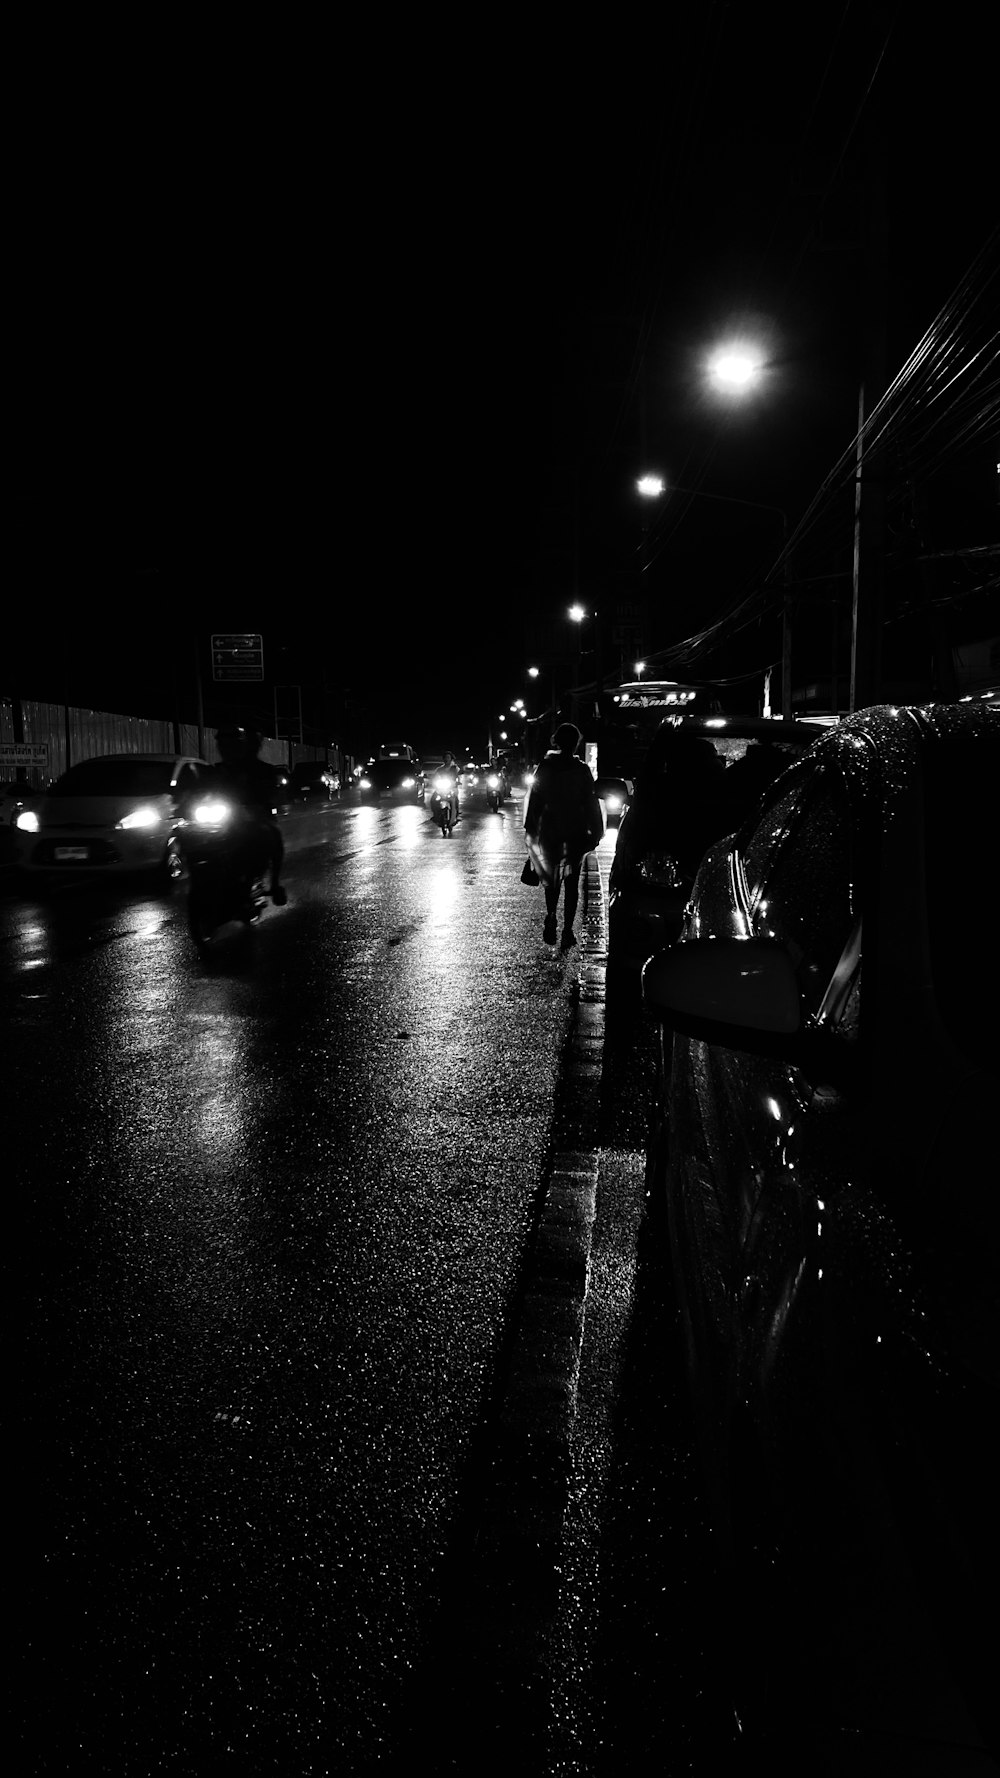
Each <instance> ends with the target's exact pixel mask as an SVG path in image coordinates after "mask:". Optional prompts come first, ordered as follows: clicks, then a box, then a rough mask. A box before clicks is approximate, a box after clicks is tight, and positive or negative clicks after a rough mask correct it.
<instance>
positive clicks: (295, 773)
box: [292, 759, 340, 803]
mask: <svg viewBox="0 0 1000 1778" xmlns="http://www.w3.org/2000/svg"><path fill="white" fill-rule="evenodd" d="M292 795H293V797H295V799H296V800H297V801H299V802H325V803H330V802H333V801H334V799H335V798H336V797H338V796H339V795H340V776H339V774H338V773H337V772H334V771H333V770H332V769H331V767H330V766H328V765H326V764H325V763H324V761H323V760H321V759H303V760H299V761H298V762H297V764H295V765H293V767H292Z"/></svg>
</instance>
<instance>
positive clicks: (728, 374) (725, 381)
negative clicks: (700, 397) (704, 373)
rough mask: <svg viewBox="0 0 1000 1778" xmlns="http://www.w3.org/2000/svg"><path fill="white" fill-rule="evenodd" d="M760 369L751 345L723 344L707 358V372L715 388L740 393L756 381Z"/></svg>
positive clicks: (758, 358) (758, 360)
mask: <svg viewBox="0 0 1000 1778" xmlns="http://www.w3.org/2000/svg"><path fill="white" fill-rule="evenodd" d="M760 369H761V361H760V357H759V354H758V353H757V352H755V351H754V349H753V347H752V346H723V347H721V348H720V350H719V351H718V352H716V354H715V356H714V357H713V358H711V359H710V360H709V366H708V374H709V376H710V377H711V378H712V381H713V383H714V384H715V385H716V387H717V388H719V389H725V390H727V391H729V392H730V393H732V394H734V395H742V394H743V392H744V390H746V389H749V388H750V386H751V385H752V384H753V383H754V382H756V380H757V376H758V374H759V372H760Z"/></svg>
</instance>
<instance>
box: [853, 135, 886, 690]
mask: <svg viewBox="0 0 1000 1778" xmlns="http://www.w3.org/2000/svg"><path fill="white" fill-rule="evenodd" d="M865 190H866V193H867V199H868V202H867V207H866V211H865V219H864V220H865V232H864V247H865V288H864V290H863V292H862V301H863V304H864V314H865V338H864V371H863V376H862V381H861V388H860V390H859V392H858V443H857V453H856V469H855V478H854V566H853V587H852V607H851V695H850V709H851V711H852V712H853V711H855V710H863V709H864V708H865V707H866V706H867V705H869V704H877V703H878V702H879V701H880V699H881V697H882V626H883V618H884V605H885V449H884V447H883V446H882V445H881V444H874V445H873V444H871V443H869V442H868V441H867V440H866V439H865V436H864V430H865V425H866V423H867V421H868V419H869V418H870V417H871V414H872V411H873V409H874V408H875V406H876V405H877V403H878V401H879V399H880V397H881V395H882V394H883V393H884V391H885V362H886V305H887V288H888V259H887V249H886V236H887V218H886V157H885V137H884V133H883V124H882V120H881V117H880V115H879V112H878V108H877V107H876V109H875V111H874V113H873V114H872V116H871V117H870V119H869V126H868V154H867V155H866V182H865Z"/></svg>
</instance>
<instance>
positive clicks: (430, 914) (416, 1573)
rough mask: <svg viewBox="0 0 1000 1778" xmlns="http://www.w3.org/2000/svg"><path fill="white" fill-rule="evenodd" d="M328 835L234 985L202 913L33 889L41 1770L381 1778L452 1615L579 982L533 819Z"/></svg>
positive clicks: (384, 816)
mask: <svg viewBox="0 0 1000 1778" xmlns="http://www.w3.org/2000/svg"><path fill="white" fill-rule="evenodd" d="M317 833H318V836H319V837H318V838H317V840H316V841H315V843H314V844H312V845H311V846H309V847H307V848H305V849H302V850H293V851H292V852H291V855H290V858H289V866H288V873H287V877H288V883H289V891H290V897H291V900H290V905H289V907H288V909H286V910H282V911H278V910H274V909H269V910H268V912H267V914H266V915H265V918H264V920H263V921H262V922H261V926H260V929H259V931H258V932H257V933H256V935H255V939H254V943H253V946H252V950H251V952H250V953H249V954H248V955H247V956H246V957H244V956H242V955H240V954H239V952H238V951H235V950H234V952H233V955H232V957H231V959H230V961H229V962H228V963H226V964H224V965H223V966H222V967H220V968H218V969H216V970H213V971H211V972H207V971H206V970H205V968H204V967H203V966H202V965H201V963H200V962H199V961H198V959H197V957H196V956H195V954H194V952H193V949H192V948H191V946H190V942H189V939H188V935H187V932H186V928H185V924H184V920H183V909H182V904H181V901H180V898H179V897H178V896H176V895H175V896H174V897H173V898H172V897H171V896H170V895H169V894H168V895H167V896H165V897H163V898H157V897H156V896H154V895H150V894H148V893H147V892H144V891H141V890H140V891H138V892H134V893H127V892H124V891H122V892H119V893H113V894H109V893H106V892H105V893H100V894H98V893H93V894H92V893H89V892H87V891H85V890H82V889H78V887H77V886H76V885H73V886H72V888H71V889H69V890H68V891H59V892H58V893H57V894H55V895H53V896H52V897H51V898H48V899H38V898H34V899H24V900H22V901H8V902H7V903H5V904H4V905H3V909H2V916H3V939H4V944H3V953H4V958H5V967H4V981H5V993H6V996H7V1004H8V1009H9V1016H8V1019H7V1021H6V1024H5V1031H6V1036H5V1040H4V1042H5V1051H6V1053H5V1080H6V1081H7V1083H8V1103H7V1118H6V1136H7V1147H8V1168H7V1174H8V1180H9V1185H10V1188H11V1194H10V1195H11V1199H12V1201H13V1202H14V1203H15V1205H16V1206H17V1211H18V1213H19V1216H20V1219H21V1228H20V1233H21V1252H22V1254H23V1261H22V1268H21V1279H20V1284H21V1292H20V1299H19V1304H18V1307H19V1312H20V1317H21V1321H22V1329H23V1335H24V1339H25V1350H24V1353H23V1364H24V1374H25V1378H26V1391H25V1400H24V1403H23V1412H24V1418H25V1429H24V1442H25V1448H26V1451H27V1454H28V1462H27V1468H26V1476H25V1479H26V1483H27V1491H26V1496H25V1521H24V1522H25V1525H26V1527H27V1530H26V1536H25V1539H24V1548H23V1554H24V1557H25V1561H26V1568H27V1575H26V1578H27V1587H26V1593H25V1607H24V1612H25V1621H24V1623H23V1634H24V1638H25V1646H26V1658H27V1674H28V1683H29V1685H30V1686H31V1687H32V1688H33V1690H34V1694H35V1698H36V1700H37V1705H38V1714H37V1716H35V1717H34V1718H33V1719H32V1723H31V1727H30V1730H29V1734H30V1735H31V1737H32V1739H33V1741H34V1746H35V1751H36V1755H37V1757H38V1759H39V1766H38V1769H51V1770H61V1769H76V1767H75V1766H74V1765H73V1762H74V1761H75V1762H77V1765H81V1764H84V1763H88V1762H89V1763H92V1764H94V1765H95V1766H97V1767H99V1766H100V1765H101V1763H102V1762H104V1769H107V1770H109V1771H117V1770H122V1771H124V1770H135V1771H137V1772H138V1771H143V1772H145V1771H153V1770H161V1769H162V1770H164V1771H170V1770H175V1771H179V1772H180V1771H184V1772H197V1771H201V1770H202V1769H207V1768H208V1762H209V1760H210V1759H211V1760H214V1761H215V1762H216V1763H222V1764H225V1763H227V1762H228V1763H230V1764H231V1765H232V1766H233V1768H234V1769H237V1768H238V1769H240V1770H242V1771H250V1770H272V1769H274V1770H279V1769H281V1770H286V1771H291V1770H295V1771H296V1772H303V1773H304V1772H308V1771H312V1770H315V1771H317V1772H319V1771H326V1770H333V1769H337V1758H338V1755H339V1756H340V1757H342V1758H343V1759H344V1760H345V1761H348V1760H354V1761H355V1762H357V1765H358V1766H359V1767H363V1765H364V1761H365V1760H374V1759H375V1758H376V1756H377V1754H378V1751H379V1749H380V1747H382V1746H383V1742H385V1744H386V1745H388V1743H389V1740H391V1734H392V1712H393V1707H394V1703H395V1701H396V1700H397V1698H398V1696H399V1694H400V1692H401V1688H402V1686H403V1684H404V1682H405V1679H406V1676H407V1673H408V1671H409V1668H410V1666H411V1663H412V1662H413V1660H414V1659H415V1658H416V1656H417V1655H418V1654H419V1645H420V1641H421V1637H422V1636H423V1634H424V1633H425V1629H426V1626H427V1624H428V1622H429V1621H430V1620H431V1619H432V1617H433V1610H434V1604H435V1593H434V1589H435V1565H436V1563H437V1562H438V1561H439V1559H440V1556H441V1553H442V1551H443V1549H444V1547H445V1545H446V1543H447V1540H448V1535H449V1528H450V1525H451V1521H452V1516H453V1514H454V1511H455V1504H456V1494H457V1490H458V1488H459V1486H460V1483H461V1478H462V1473H463V1465H464V1464H465V1462H466V1460H467V1455H468V1445H469V1440H470V1438H471V1436H472V1434H473V1432H474V1429H475V1425H476V1421H477V1417H478V1415H479V1413H480V1410H481V1407H482V1402H483V1397H484V1392H485V1391H486V1390H487V1389H488V1387H489V1385H490V1381H491V1367H492V1365H493V1362H494V1358H495V1354H496V1348H497V1342H498V1340H499V1338H500V1335H501V1332H502V1329H503V1325H504V1319H505V1315H506V1313H507V1310H508V1307H509V1304H510V1300H511V1296H512V1292H513V1291H514V1289H515V1286H516V1280H517V1273H518V1266H519V1263H520V1259H521V1256H522V1252H523V1247H524V1241H525V1236H526V1232H527V1229H528V1227H529V1223H530V1217H531V1212H532V1206H533V1199H534V1195H535V1193H536V1190H537V1187H538V1183H539V1177H540V1170H541V1168H542V1165H543V1160H544V1155H545V1149H546V1142H547V1138H548V1131H549V1119H550V1114H551V1102H552V1090H553V1082H554V1078H555V1072H556V1069H557V1066H558V1060H559V1054H560V1049H561V1045H562V1042H563V1036H564V1032H565V1028H566V1024H567V1019H568V1014H569V1007H570V993H571V988H570V984H571V981H572V978H573V972H574V966H575V965H574V961H573V960H570V962H569V963H564V962H562V961H560V960H558V959H557V958H554V957H553V953H552V952H551V950H550V949H548V948H546V947H544V946H543V945H542V944H541V942H540V925H541V917H540V916H541V906H540V898H539V896H538V894H537V892H535V893H532V892H530V891H527V890H525V889H524V888H523V886H522V885H521V884H520V883H519V881H518V873H519V869H520V863H521V857H522V848H523V836H522V833H521V829H520V823H519V820H518V813H517V810H516V809H515V808H514V807H513V806H509V809H508V813H507V815H506V816H505V817H504V818H502V819H500V818H498V817H496V816H488V815H486V814H485V813H482V814H478V813H472V812H469V813H467V815H466V817H465V819H464V820H463V822H461V823H460V824H459V827H458V828H457V829H456V832H455V835H454V836H453V838H452V839H451V840H450V841H447V842H445V841H442V839H441V837H440V836H439V834H438V832H437V830H436V829H435V828H434V827H432V826H431V824H430V822H429V821H428V819H427V817H426V816H425V814H424V813H423V811H422V810H417V809H398V810H376V809H356V810H352V809H341V810H337V811H334V812H333V813H332V814H331V817H330V819H329V820H327V821H325V822H324V823H323V824H322V829H321V830H320V829H317ZM15 1080H16V1082H17V1087H16V1092H15V1093H13V1094H12V1093H11V1090H10V1088H11V1083H12V1082H13V1081H15ZM56 1697H58V1698H59V1700H60V1709H59V1710H58V1711H57V1712H56V1711H53V1710H51V1709H49V1708H48V1707H47V1704H46V1700H50V1699H53V1698H56ZM279 1752H280V1755H281V1757H279ZM46 1758H48V1760H49V1762H50V1763H49V1765H48V1767H46V1766H45V1763H44V1762H45V1759H46ZM63 1760H65V1761H67V1762H69V1763H68V1764H67V1765H66V1766H65V1767H64V1766H63V1765H62V1764H61V1763H60V1762H61V1761H63ZM272 1762H273V1763H272ZM344 1769H349V1767H348V1766H347V1765H345V1766H344Z"/></svg>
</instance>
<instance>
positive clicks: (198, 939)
mask: <svg viewBox="0 0 1000 1778" xmlns="http://www.w3.org/2000/svg"><path fill="white" fill-rule="evenodd" d="M180 844H181V850H182V853H183V856H184V860H185V863H186V866H187V877H188V896H187V922H188V931H189V932H190V934H191V937H192V939H193V940H194V943H195V946H196V948H197V950H198V953H199V955H200V956H202V957H204V956H206V955H208V954H209V953H210V952H211V951H212V950H213V949H214V948H215V946H216V945H217V943H218V941H219V939H220V937H221V936H222V934H223V932H224V930H225V929H226V928H227V927H233V926H237V927H243V928H245V929H246V930H247V931H249V929H250V928H251V927H252V926H253V925H254V923H255V922H256V921H257V920H259V919H260V916H261V914H262V913H263V912H264V909H265V907H266V906H267V901H268V896H267V892H266V890H265V889H264V884H263V877H262V871H263V865H262V861H261V856H260V854H261V846H260V835H259V829H258V827H257V824H256V823H255V822H254V820H253V817H252V816H250V815H248V813H247V811H246V810H245V809H242V808H240V806H239V805H238V804H236V803H232V802H230V801H228V799H227V798H225V797H220V796H206V797H203V798H201V799H200V800H199V801H198V802H196V803H194V804H193V806H192V808H191V810H190V813H189V815H188V816H187V817H186V818H185V820H184V821H183V823H182V824H181V829H180Z"/></svg>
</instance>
